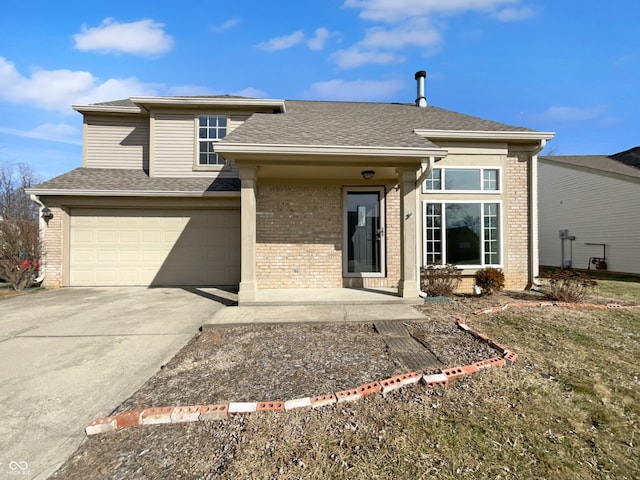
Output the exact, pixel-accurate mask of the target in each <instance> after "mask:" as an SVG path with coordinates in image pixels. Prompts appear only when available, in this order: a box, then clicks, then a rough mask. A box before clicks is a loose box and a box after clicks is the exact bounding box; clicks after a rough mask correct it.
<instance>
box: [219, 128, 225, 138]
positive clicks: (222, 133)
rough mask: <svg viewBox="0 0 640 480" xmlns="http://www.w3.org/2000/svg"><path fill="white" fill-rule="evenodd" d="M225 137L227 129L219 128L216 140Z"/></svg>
mask: <svg viewBox="0 0 640 480" xmlns="http://www.w3.org/2000/svg"><path fill="white" fill-rule="evenodd" d="M226 136H227V129H226V128H219V129H218V138H221V139H222V138H224V137H226Z"/></svg>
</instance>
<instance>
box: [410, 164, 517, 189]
mask: <svg viewBox="0 0 640 480" xmlns="http://www.w3.org/2000/svg"><path fill="white" fill-rule="evenodd" d="M433 170H440V182H441V183H440V189H439V190H428V189H427V178H425V179H424V182H422V193H426V194H434V193H446V194H449V193H457V194H460V193H461V194H482V195H491V194H493V195H499V194H501V193H502V184H503V182H504V179H503V176H502V167H500V166H482V167H476V166H471V165H469V166H467V165H452V166H446V167H434V168H433ZM447 170H479V171H480V190H445V188H444V184H445V181H446V176H447V173H446V171H447ZM485 170H497V172H498V189H497V190H485V189H484V172H485Z"/></svg>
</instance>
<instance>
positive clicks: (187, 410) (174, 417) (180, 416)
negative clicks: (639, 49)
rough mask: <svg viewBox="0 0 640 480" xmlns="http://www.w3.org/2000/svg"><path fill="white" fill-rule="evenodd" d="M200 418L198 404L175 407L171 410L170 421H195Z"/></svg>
mask: <svg viewBox="0 0 640 480" xmlns="http://www.w3.org/2000/svg"><path fill="white" fill-rule="evenodd" d="M199 419H200V405H189V406H184V407H175V408H174V409H173V411H172V412H171V423H182V422H197V421H198V420H199Z"/></svg>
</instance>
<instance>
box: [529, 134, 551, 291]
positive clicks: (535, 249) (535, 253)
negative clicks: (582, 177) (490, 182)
mask: <svg viewBox="0 0 640 480" xmlns="http://www.w3.org/2000/svg"><path fill="white" fill-rule="evenodd" d="M546 145H547V140H546V139H544V138H543V139H540V143H539V144H538V146H537V147H536V148H535V149H534V150H533V151H532V152H531V171H530V172H529V228H530V230H529V232H530V233H529V236H530V238H529V268H528V270H529V278H528V282H527V288H529V289H531V288H533V287H540V286H541V284H540V282H539V281H538V275H540V259H539V255H540V252H539V242H538V153H540V152H541V151H542V150H543V149H544V147H545V146H546Z"/></svg>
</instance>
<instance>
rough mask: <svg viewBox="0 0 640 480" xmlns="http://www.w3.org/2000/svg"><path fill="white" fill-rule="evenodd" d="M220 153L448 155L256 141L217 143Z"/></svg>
mask: <svg viewBox="0 0 640 480" xmlns="http://www.w3.org/2000/svg"><path fill="white" fill-rule="evenodd" d="M215 150H216V152H218V153H222V154H225V153H228V154H234V153H245V154H272V155H273V154H276V155H277V154H279V155H330V156H334V155H335V156H339V155H344V156H361V157H411V158H428V157H446V156H447V153H448V151H447V149H446V148H419V147H372V146H344V145H286V144H280V145H278V144H256V143H224V142H220V143H217V144H216V147H215Z"/></svg>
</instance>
